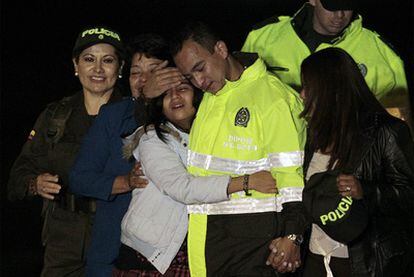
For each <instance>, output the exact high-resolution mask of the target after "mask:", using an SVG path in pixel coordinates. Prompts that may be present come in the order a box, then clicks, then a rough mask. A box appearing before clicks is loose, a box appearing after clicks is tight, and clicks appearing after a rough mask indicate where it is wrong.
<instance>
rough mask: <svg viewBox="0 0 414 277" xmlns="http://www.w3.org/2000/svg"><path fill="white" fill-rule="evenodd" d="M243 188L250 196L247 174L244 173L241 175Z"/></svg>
mask: <svg viewBox="0 0 414 277" xmlns="http://www.w3.org/2000/svg"><path fill="white" fill-rule="evenodd" d="M243 190H244V194H245V195H246V196H251V195H252V194H251V193H250V192H249V175H248V174H245V175H244V176H243Z"/></svg>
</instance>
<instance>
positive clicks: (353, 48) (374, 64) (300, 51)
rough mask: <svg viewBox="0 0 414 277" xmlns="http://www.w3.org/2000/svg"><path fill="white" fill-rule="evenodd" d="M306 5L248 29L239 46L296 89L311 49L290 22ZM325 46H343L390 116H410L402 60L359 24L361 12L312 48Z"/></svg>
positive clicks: (304, 9)
mask: <svg viewBox="0 0 414 277" xmlns="http://www.w3.org/2000/svg"><path fill="white" fill-rule="evenodd" d="M306 9H311V7H310V6H309V5H306V4H305V5H304V7H303V8H302V9H301V10H299V11H298V12H297V13H296V14H295V16H294V17H289V16H280V17H278V19H275V20H274V22H271V23H269V24H267V25H265V26H263V27H261V28H259V29H256V30H252V31H251V32H250V33H249V35H248V36H247V39H246V41H245V43H244V45H243V47H242V51H244V52H256V53H258V54H259V56H260V57H261V58H262V59H263V60H264V61H265V62H266V64H267V65H268V66H270V67H277V68H279V70H275V71H274V73H275V74H276V75H277V76H278V77H279V78H280V79H281V80H282V81H283V82H285V83H286V84H288V85H290V86H292V87H294V88H296V89H298V88H300V87H301V80H300V65H301V63H302V61H303V60H304V59H305V58H306V57H307V56H309V55H310V54H311V52H310V50H309V48H308V47H307V46H306V44H305V43H304V42H303V41H302V40H301V38H300V37H299V35H298V33H297V32H296V31H295V27H294V26H293V25H294V24H295V23H294V22H295V18H297V17H298V16H299V15H300V14H301V13H305V12H309V11H307V10H306ZM327 47H339V48H342V49H344V50H346V51H347V52H348V53H349V54H350V55H351V56H352V57H353V58H354V60H355V61H356V62H357V64H358V66H359V67H360V70H361V72H362V74H363V75H364V76H365V80H366V82H367V84H368V86H369V88H370V89H371V91H372V92H373V93H374V94H375V96H376V97H377V99H378V100H379V101H380V102H381V103H382V104H383V106H384V107H385V108H387V110H388V111H389V112H390V113H392V114H393V115H394V116H397V117H399V118H402V119H404V120H410V119H411V117H410V114H411V111H410V104H409V103H410V99H409V94H408V88H407V80H406V77H405V71H404V64H403V62H402V60H401V59H400V57H399V56H398V55H397V54H396V53H395V52H394V51H393V50H392V49H391V48H390V47H389V46H388V45H387V44H386V43H384V42H383V40H382V39H381V38H380V36H379V35H378V34H377V33H375V32H373V31H370V30H368V29H366V28H364V27H363V26H362V17H361V16H359V15H358V16H357V18H356V19H355V20H353V21H352V22H351V24H350V25H349V26H348V27H347V28H345V30H344V31H343V32H342V33H341V34H340V35H339V36H338V37H337V38H336V39H334V40H333V41H332V43H322V44H320V45H319V46H318V47H317V49H316V51H319V50H321V49H325V48H327ZM409 123H410V122H409Z"/></svg>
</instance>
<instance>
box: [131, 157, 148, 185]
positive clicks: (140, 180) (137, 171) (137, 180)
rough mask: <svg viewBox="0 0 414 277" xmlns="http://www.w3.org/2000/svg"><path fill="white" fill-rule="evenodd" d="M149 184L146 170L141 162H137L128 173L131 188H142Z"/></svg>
mask: <svg viewBox="0 0 414 277" xmlns="http://www.w3.org/2000/svg"><path fill="white" fill-rule="evenodd" d="M147 185H148V180H147V179H145V175H144V172H143V171H142V168H141V163H140V162H136V163H135V165H134V167H133V168H132V170H131V171H130V172H129V174H128V186H129V188H130V189H131V190H133V189H136V188H138V189H142V188H145V187H146V186H147Z"/></svg>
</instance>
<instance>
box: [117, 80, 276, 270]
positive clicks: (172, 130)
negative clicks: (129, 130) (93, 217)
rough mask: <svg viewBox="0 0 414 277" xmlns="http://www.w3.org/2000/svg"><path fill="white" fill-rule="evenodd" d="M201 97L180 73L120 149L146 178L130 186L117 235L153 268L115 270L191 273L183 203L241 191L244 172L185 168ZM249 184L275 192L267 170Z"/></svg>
mask: <svg viewBox="0 0 414 277" xmlns="http://www.w3.org/2000/svg"><path fill="white" fill-rule="evenodd" d="M201 98H202V92H201V91H199V90H197V89H196V88H194V87H193V86H192V85H191V84H189V83H188V81H186V80H184V78H183V81H182V82H181V83H180V84H179V85H176V86H175V87H173V88H171V89H169V90H167V91H166V92H165V93H164V94H163V95H161V96H160V97H158V98H155V99H153V100H151V102H149V105H148V106H147V124H146V125H145V126H144V127H143V128H141V129H138V130H137V131H136V132H135V133H134V134H132V135H131V136H129V137H128V138H127V139H126V144H125V147H124V152H125V153H124V154H126V156H127V157H129V158H131V157H132V156H133V158H135V159H136V160H140V161H141V165H142V169H143V172H144V174H145V176H146V177H147V178H148V180H149V184H148V186H147V187H146V188H145V189H136V190H134V191H133V198H132V201H131V204H130V206H129V209H128V212H127V213H126V214H125V216H124V219H123V222H122V237H121V241H122V242H123V243H124V244H126V245H127V246H129V247H131V248H133V249H135V250H137V251H138V252H139V253H138V254H137V256H138V259H141V262H142V259H143V257H142V256H144V257H145V258H146V259H147V260H148V261H149V262H150V263H151V264H152V265H153V266H154V267H155V269H154V268H151V267H148V269H147V270H142V269H140V270H138V269H133V268H129V269H124V270H120V269H116V270H115V271H114V275H113V276H141V275H142V274H143V273H145V274H146V275H145V276H189V270H188V264H187V256H186V247H185V238H186V234H187V227H188V215H187V207H186V206H187V205H189V204H194V203H197V204H202V203H212V202H219V201H225V200H227V199H229V195H230V194H231V193H234V192H238V191H243V177H236V178H231V177H230V176H209V177H195V176H192V175H190V174H189V173H188V172H187V171H186V160H187V145H188V133H189V131H190V127H191V124H192V121H193V119H194V117H195V114H196V109H197V107H198V104H199V103H200V101H201ZM137 144H138V146H137ZM245 185H246V184H245ZM248 188H249V189H253V190H257V191H261V192H264V193H277V189H276V184H275V181H274V179H273V178H272V176H271V174H270V173H269V172H267V171H260V172H257V173H254V174H252V175H250V176H249V182H248ZM177 253H178V254H177ZM162 274H164V275H162Z"/></svg>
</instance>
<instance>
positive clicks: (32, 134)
mask: <svg viewBox="0 0 414 277" xmlns="http://www.w3.org/2000/svg"><path fill="white" fill-rule="evenodd" d="M35 134H36V131H35V130H32V131H30V134H29V136H28V137H27V139H28V140H32V139H33V137H34V136H35Z"/></svg>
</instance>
